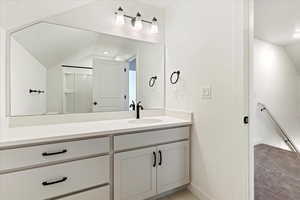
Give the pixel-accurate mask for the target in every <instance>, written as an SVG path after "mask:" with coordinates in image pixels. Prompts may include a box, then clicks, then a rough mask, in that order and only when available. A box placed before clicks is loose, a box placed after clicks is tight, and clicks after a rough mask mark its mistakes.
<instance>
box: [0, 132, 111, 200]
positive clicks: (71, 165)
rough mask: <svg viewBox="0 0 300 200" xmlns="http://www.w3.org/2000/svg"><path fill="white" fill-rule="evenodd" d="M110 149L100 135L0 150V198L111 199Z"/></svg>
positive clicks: (14, 199) (106, 141) (40, 199)
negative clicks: (98, 136)
mask: <svg viewBox="0 0 300 200" xmlns="http://www.w3.org/2000/svg"><path fill="white" fill-rule="evenodd" d="M110 149H111V148H110V138H109V137H100V138H92V139H82V140H75V141H67V142H58V143H50V144H42V145H33V146H26V147H20V148H12V149H4V150H0V194H1V195H0V196H1V197H0V199H5V200H6V199H7V200H21V199H22V200H42V199H53V198H55V199H57V197H61V196H66V195H68V196H66V197H64V198H65V199H74V200H76V199H82V200H83V199H84V198H82V196H86V199H87V197H95V198H88V199H89V200H98V199H101V200H110V191H109V190H110V189H109V188H110V185H111V155H110ZM102 187H105V189H104V188H102ZM89 188H96V189H94V190H91V191H89ZM86 190H87V191H86ZM78 191H85V192H82V193H78ZM73 193H77V194H76V195H71V194H73ZM98 195H101V196H98ZM64 198H62V199H64Z"/></svg>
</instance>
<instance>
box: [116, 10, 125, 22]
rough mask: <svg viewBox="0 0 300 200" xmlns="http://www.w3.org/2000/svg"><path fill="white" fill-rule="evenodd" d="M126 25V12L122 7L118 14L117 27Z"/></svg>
mask: <svg viewBox="0 0 300 200" xmlns="http://www.w3.org/2000/svg"><path fill="white" fill-rule="evenodd" d="M124 24H125V17H124V10H123V8H122V7H119V9H118V11H117V12H116V25H119V26H121V25H124Z"/></svg>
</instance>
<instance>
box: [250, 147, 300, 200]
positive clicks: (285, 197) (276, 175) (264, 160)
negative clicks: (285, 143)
mask: <svg viewBox="0 0 300 200" xmlns="http://www.w3.org/2000/svg"><path fill="white" fill-rule="evenodd" d="M254 162H255V200H300V154H296V153H294V152H290V151H286V150H282V149H279V148H275V147H272V146H269V145H265V144H260V145H257V146H255V150H254Z"/></svg>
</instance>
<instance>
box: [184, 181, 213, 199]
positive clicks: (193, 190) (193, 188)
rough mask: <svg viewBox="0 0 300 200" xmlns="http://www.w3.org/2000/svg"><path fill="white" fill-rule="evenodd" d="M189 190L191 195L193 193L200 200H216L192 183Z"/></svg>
mask: <svg viewBox="0 0 300 200" xmlns="http://www.w3.org/2000/svg"><path fill="white" fill-rule="evenodd" d="M187 188H188V190H189V191H190V192H191V193H193V195H195V196H196V197H197V198H198V199H200V200H214V199H213V198H212V197H210V196H209V195H208V194H206V193H205V192H203V191H201V190H200V188H199V187H197V186H195V185H194V184H192V183H191V184H190V185H189V186H188V187H187Z"/></svg>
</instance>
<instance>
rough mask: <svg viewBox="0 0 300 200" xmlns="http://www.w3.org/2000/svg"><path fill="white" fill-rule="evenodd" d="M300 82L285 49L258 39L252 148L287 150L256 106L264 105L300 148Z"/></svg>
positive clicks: (255, 44)
mask: <svg viewBox="0 0 300 200" xmlns="http://www.w3.org/2000/svg"><path fill="white" fill-rule="evenodd" d="M299 80H300V77H299V74H298V72H297V70H296V67H295V65H294V63H293V62H292V60H291V59H290V58H289V56H288V54H287V53H286V50H285V49H284V47H281V46H277V45H274V44H271V43H268V42H265V41H262V40H259V39H256V40H255V41H254V72H253V82H254V83H253V84H254V86H253V90H254V92H253V96H252V98H253V99H254V101H253V103H254V105H252V107H253V109H252V111H251V112H252V113H251V116H252V118H251V123H252V124H251V126H252V127H253V129H252V134H253V135H252V138H253V141H252V142H253V144H259V143H265V144H269V145H273V146H277V147H281V148H287V147H286V145H285V144H284V142H283V141H282V140H281V138H280V137H279V136H278V132H277V130H276V129H275V128H274V126H273V124H272V123H271V122H270V121H269V119H268V118H267V117H266V115H265V114H263V113H261V112H259V111H258V110H257V109H256V108H257V107H256V104H257V102H261V103H263V104H265V105H266V106H267V107H268V108H269V110H270V111H271V112H272V114H273V115H274V117H275V118H276V119H277V121H278V122H279V123H280V125H281V126H282V127H283V128H284V129H285V130H286V131H287V132H288V133H289V134H290V136H291V137H293V138H294V139H295V140H296V141H297V144H298V146H299V147H300V125H299V124H300V123H299V122H300V118H299V110H300V109H299V103H300V101H299V94H300V89H299V88H300V87H299V86H300V85H299Z"/></svg>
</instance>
